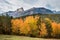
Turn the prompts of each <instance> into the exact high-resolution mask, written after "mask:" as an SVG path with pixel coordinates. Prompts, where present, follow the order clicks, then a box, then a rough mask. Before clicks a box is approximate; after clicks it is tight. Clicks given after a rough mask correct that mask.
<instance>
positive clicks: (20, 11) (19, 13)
mask: <svg viewBox="0 0 60 40" xmlns="http://www.w3.org/2000/svg"><path fill="white" fill-rule="evenodd" d="M2 14H3V15H6V14H8V15H9V16H12V17H21V16H26V15H32V14H60V11H58V12H54V11H51V10H49V9H47V8H44V7H39V8H36V7H33V8H31V9H28V10H24V9H23V7H21V8H18V9H17V10H15V11H8V12H4V13H2Z"/></svg>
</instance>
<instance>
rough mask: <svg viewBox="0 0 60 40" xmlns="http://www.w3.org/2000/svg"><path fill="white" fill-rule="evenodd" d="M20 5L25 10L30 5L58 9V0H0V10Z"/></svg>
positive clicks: (14, 8) (59, 2) (11, 8)
mask: <svg viewBox="0 0 60 40" xmlns="http://www.w3.org/2000/svg"><path fill="white" fill-rule="evenodd" d="M20 7H23V8H24V9H25V10H27V9H30V8H32V7H46V8H49V9H52V10H60V0H0V12H6V11H11V10H16V9H18V8H20Z"/></svg>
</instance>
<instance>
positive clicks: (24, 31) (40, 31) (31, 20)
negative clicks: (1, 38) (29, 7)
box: [0, 14, 60, 38]
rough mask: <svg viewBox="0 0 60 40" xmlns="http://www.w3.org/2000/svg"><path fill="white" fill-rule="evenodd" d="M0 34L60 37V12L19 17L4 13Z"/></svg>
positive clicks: (1, 19) (0, 24)
mask: <svg viewBox="0 0 60 40" xmlns="http://www.w3.org/2000/svg"><path fill="white" fill-rule="evenodd" d="M0 34H11V35H24V36H31V37H48V38H50V37H56V38H60V14H33V15H27V16H23V17H19V18H12V17H9V16H8V15H6V16H4V15H2V16H0Z"/></svg>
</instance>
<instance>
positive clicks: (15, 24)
mask: <svg viewBox="0 0 60 40" xmlns="http://www.w3.org/2000/svg"><path fill="white" fill-rule="evenodd" d="M11 23H12V32H13V33H16V34H20V27H21V25H22V24H23V20H22V19H12V20H11Z"/></svg>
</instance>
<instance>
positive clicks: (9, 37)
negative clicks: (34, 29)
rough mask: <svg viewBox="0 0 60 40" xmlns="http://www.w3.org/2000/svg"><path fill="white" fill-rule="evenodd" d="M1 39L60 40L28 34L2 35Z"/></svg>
mask: <svg viewBox="0 0 60 40" xmlns="http://www.w3.org/2000/svg"><path fill="white" fill-rule="evenodd" d="M0 40H60V39H44V38H32V37H26V36H15V35H0Z"/></svg>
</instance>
